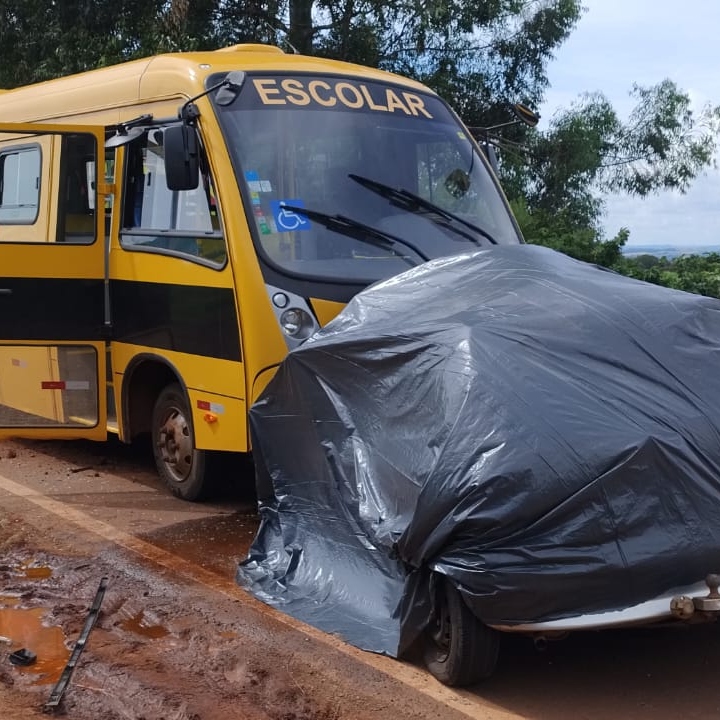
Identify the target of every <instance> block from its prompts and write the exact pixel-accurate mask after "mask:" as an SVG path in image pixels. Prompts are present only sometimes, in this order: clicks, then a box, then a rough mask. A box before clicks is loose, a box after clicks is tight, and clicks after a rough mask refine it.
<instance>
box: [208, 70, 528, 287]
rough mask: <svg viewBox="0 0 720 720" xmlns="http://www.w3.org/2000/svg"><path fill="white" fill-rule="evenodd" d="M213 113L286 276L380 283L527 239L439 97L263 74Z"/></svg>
mask: <svg viewBox="0 0 720 720" xmlns="http://www.w3.org/2000/svg"><path fill="white" fill-rule="evenodd" d="M215 107H216V111H217V114H218V117H219V119H220V123H221V125H222V128H223V132H224V134H225V137H226V139H227V142H228V147H229V149H230V153H231V156H232V159H233V164H234V167H235V169H236V172H237V174H238V182H239V183H240V187H241V188H242V192H243V197H244V200H245V203H246V206H247V207H248V208H251V212H248V216H249V217H251V218H252V220H251V226H252V228H253V232H254V236H255V241H256V243H257V246H258V250H259V253H260V254H261V256H262V257H263V259H264V260H265V261H267V262H269V263H270V264H272V265H273V266H274V267H275V268H276V269H278V270H279V271H281V272H284V273H288V274H291V275H294V276H297V277H306V278H315V279H319V280H323V279H327V280H333V281H341V282H342V281H347V282H357V283H359V282H374V281H376V280H380V279H382V278H386V277H389V276H391V275H395V274H397V273H398V272H401V271H403V270H406V269H408V267H410V266H413V265H417V264H419V263H421V262H424V261H425V260H427V259H431V258H436V257H441V256H445V255H453V254H457V253H461V252H466V251H469V250H473V249H477V248H478V247H486V246H489V245H491V244H495V243H497V244H508V243H519V242H520V238H519V235H518V232H517V230H516V227H515V225H514V223H513V221H512V219H511V216H510V213H509V211H508V209H507V206H506V204H505V201H504V199H503V197H502V195H501V193H500V191H499V189H498V186H497V184H496V182H495V180H494V179H493V177H492V176H491V174H490V172H489V171H488V168H487V165H486V163H485V161H484V159H483V158H481V157H480V156H479V155H478V152H477V150H476V149H475V146H474V144H473V143H472V142H471V140H470V138H469V137H468V136H467V134H466V133H465V131H464V130H463V129H462V127H461V126H460V125H459V124H458V122H457V121H456V119H455V118H454V117H453V115H452V113H451V112H450V111H449V110H448V108H447V107H446V106H445V105H444V103H443V102H442V101H440V100H439V99H438V98H437V97H434V96H432V95H429V94H425V93H422V92H420V91H417V90H415V89H412V88H407V87H402V86H397V85H393V84H388V83H380V82H373V81H366V80H359V79H349V78H340V77H332V76H327V77H317V76H306V75H297V76H293V77H287V76H283V77H278V76H267V75H262V76H250V77H248V78H247V79H246V80H245V83H244V85H243V88H242V90H241V91H240V92H239V94H238V96H237V98H236V99H235V101H234V102H232V103H230V104H224V105H223V104H218V103H216V105H215ZM303 209H305V210H306V214H303V212H302V211H303Z"/></svg>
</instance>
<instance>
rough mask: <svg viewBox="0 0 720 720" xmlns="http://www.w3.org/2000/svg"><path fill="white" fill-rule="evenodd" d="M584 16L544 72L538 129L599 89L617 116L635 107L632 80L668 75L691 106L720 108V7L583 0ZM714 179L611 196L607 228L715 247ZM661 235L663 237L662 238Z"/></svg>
mask: <svg viewBox="0 0 720 720" xmlns="http://www.w3.org/2000/svg"><path fill="white" fill-rule="evenodd" d="M583 4H584V5H585V7H586V12H585V14H584V15H583V17H582V18H581V19H580V22H579V23H578V26H577V28H576V29H575V31H574V32H573V33H572V34H571V35H570V37H569V38H568V40H567V42H566V43H565V44H564V45H563V46H562V47H561V48H560V49H559V50H558V52H557V53H556V58H555V60H554V61H553V62H552V63H551V64H550V66H549V68H548V75H549V79H550V83H551V87H550V89H549V91H548V92H547V94H546V102H545V103H544V104H543V106H542V107H541V108H539V110H540V113H541V115H542V117H543V120H542V125H541V127H543V126H545V127H546V126H547V123H548V122H549V120H550V119H551V118H552V116H553V114H554V113H555V112H556V111H557V110H558V109H559V108H563V107H568V106H569V105H571V104H572V102H573V101H575V100H576V99H577V98H578V97H579V96H580V95H581V94H582V93H584V92H595V91H599V92H602V93H603V94H604V95H605V96H606V97H607V98H608V99H609V100H610V102H611V103H612V104H613V106H614V107H615V109H616V111H617V112H618V114H619V115H620V116H621V117H626V116H627V115H628V114H629V112H630V111H631V110H632V108H633V107H634V106H635V101H634V99H633V98H631V97H630V95H629V92H630V90H631V88H632V85H633V84H634V83H637V84H639V85H644V86H649V85H655V84H657V83H658V82H660V81H662V80H663V79H665V78H670V79H671V80H673V81H674V82H675V83H677V85H678V86H679V87H680V88H681V89H682V90H684V91H685V92H688V93H689V94H690V97H691V99H692V101H693V107H694V109H696V110H699V109H700V108H702V107H703V106H704V105H706V104H707V103H713V104H720V73H718V72H717V33H718V28H720V2H718V1H717V0H684V2H683V3H682V4H681V5H678V3H677V2H670V1H669V0H585V1H584V3H583ZM719 201H720V174H718V173H717V172H715V171H711V172H708V173H707V175H705V176H703V177H700V178H698V179H697V180H696V182H695V184H694V185H693V187H692V188H691V190H690V191H689V192H688V193H687V194H686V195H680V194H679V193H663V194H662V195H660V196H657V197H651V198H647V199H644V200H643V199H637V198H630V197H618V196H609V197H608V198H607V205H608V212H607V216H606V222H605V228H606V232H607V234H608V235H614V234H615V233H616V232H617V230H618V229H619V228H620V227H622V226H625V227H628V228H629V229H630V231H631V240H630V242H631V244H654V243H657V242H662V243H664V244H709V243H720V212H719V211H718V206H719V205H720V202H719ZM660 238H662V239H661V240H660Z"/></svg>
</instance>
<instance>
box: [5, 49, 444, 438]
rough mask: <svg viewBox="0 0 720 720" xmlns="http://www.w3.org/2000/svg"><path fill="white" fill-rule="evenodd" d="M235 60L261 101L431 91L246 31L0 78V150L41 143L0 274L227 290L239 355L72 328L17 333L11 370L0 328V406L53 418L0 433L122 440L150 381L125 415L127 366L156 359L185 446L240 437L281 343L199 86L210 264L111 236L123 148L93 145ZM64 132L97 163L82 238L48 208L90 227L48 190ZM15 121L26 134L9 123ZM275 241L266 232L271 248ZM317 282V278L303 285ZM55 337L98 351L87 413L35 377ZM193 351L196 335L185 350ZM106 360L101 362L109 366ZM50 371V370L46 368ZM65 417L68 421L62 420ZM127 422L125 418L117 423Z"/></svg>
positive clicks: (393, 99)
mask: <svg viewBox="0 0 720 720" xmlns="http://www.w3.org/2000/svg"><path fill="white" fill-rule="evenodd" d="M238 69H242V70H244V71H246V72H248V73H255V75H254V76H253V77H252V78H251V80H249V81H248V82H247V83H246V86H245V88H244V90H243V92H251V93H253V92H254V93H257V94H258V97H259V98H260V99H261V101H262V102H263V103H265V104H267V105H269V106H270V105H277V106H287V107H289V108H292V107H293V106H303V105H310V106H313V107H317V108H319V109H323V108H326V109H332V108H334V107H337V106H340V105H341V106H342V107H343V109H345V108H349V109H351V110H358V111H372V112H375V113H378V114H385V115H388V114H393V115H394V116H397V117H405V116H406V117H410V118H412V117H416V118H430V117H431V114H430V113H429V112H428V110H427V109H426V107H425V100H424V99H423V97H424V96H427V95H428V94H430V91H429V90H428V89H427V88H425V87H424V86H423V85H421V84H419V83H417V82H415V81H412V80H409V79H406V78H402V77H398V76H394V75H391V74H389V73H385V72H383V71H380V70H375V69H371V68H363V67H360V66H357V65H349V64H345V63H342V62H336V61H331V60H325V59H320V58H312V57H303V56H299V55H286V54H284V53H282V52H281V51H279V50H278V49H277V48H272V47H268V46H263V45H258V44H249V45H238V46H232V47H229V48H224V49H223V50H221V51H215V52H199V53H184V54H166V55H159V56H156V57H151V58H145V59H141V60H136V61H132V62H129V63H125V64H122V65H117V66H114V67H109V68H102V69H99V70H93V71H91V72H87V73H82V74H78V75H74V76H70V77H66V78H60V79H57V80H52V81H48V82H46V83H41V84H38V85H33V86H28V87H25V88H19V89H16V90H12V91H8V92H4V93H3V102H2V107H0V133H3V132H4V134H2V135H0V152H2V151H3V148H8V147H15V146H17V145H18V144H25V145H27V144H28V143H36V144H38V146H39V147H40V149H41V151H42V153H41V154H42V164H41V171H40V178H39V179H38V182H39V185H40V188H41V192H40V200H39V207H38V219H37V221H36V222H35V223H32V224H25V225H14V226H8V225H0V274H2V275H3V276H8V277H18V278H57V277H62V278H68V279H85V278H87V279H96V280H101V279H103V278H104V277H105V273H106V272H107V274H108V277H109V279H110V280H111V281H112V280H116V279H119V280H132V281H138V282H153V283H158V282H164V283H168V284H174V285H190V286H196V287H198V286H204V287H213V288H223V289H225V290H232V292H233V295H234V297H235V305H236V312H237V316H238V322H239V327H238V331H239V333H240V338H241V346H242V361H228V360H219V359H214V358H207V357H203V356H202V355H200V354H192V353H178V352H174V351H169V350H160V349H157V348H153V347H150V346H148V345H143V344H142V341H141V340H139V339H133V340H132V342H119V341H117V340H114V339H112V338H110V339H109V340H108V343H107V346H108V348H109V352H107V353H106V351H105V350H106V346H105V343H103V342H93V343H82V342H81V341H78V339H74V343H71V342H69V341H68V343H54V346H53V347H47V346H45V347H44V346H43V343H40V342H28V343H27V345H28V346H29V347H26V348H25V349H24V350H23V353H24V360H25V362H26V365H24V366H23V368H22V369H23V372H20V369H21V368H20V366H18V365H13V364H12V359H13V357H14V355H15V354H17V349H18V347H20V346H23V345H25V343H23V342H22V341H21V340H20V341H18V340H17V339H15V340H13V341H12V343H13V346H14V347H13V346H11V347H8V346H7V345H8V342H6V343H5V345H6V347H0V405H2V403H6V404H7V406H8V407H12V408H16V409H24V410H25V411H26V412H30V413H32V414H34V415H37V416H38V417H41V418H46V419H52V420H54V421H56V422H58V423H66V424H65V426H64V427H46V428H40V429H37V428H25V427H23V428H18V427H14V428H9V429H7V428H6V429H3V428H0V437H5V436H8V435H12V436H22V437H44V438H66V437H86V438H92V439H104V438H105V437H106V433H107V430H108V429H110V430H111V431H115V432H118V434H119V436H120V438H121V439H122V440H128V441H129V440H130V439H131V435H132V433H133V432H135V431H137V430H138V428H140V429H142V430H144V429H147V428H148V427H149V422H150V421H149V415H150V413H151V409H152V406H153V404H154V401H155V399H156V396H155V393H156V392H157V391H158V390H157V388H155V387H153V388H152V390H151V391H149V393H148V397H147V398H145V400H146V401H145V402H143V403H141V406H142V412H143V413H144V416H143V417H142V418H129V417H128V413H127V412H126V409H127V389H128V387H129V384H128V383H129V382H130V376H131V372H132V370H133V368H135V367H136V366H137V363H138V362H155V361H159V362H161V363H163V364H164V365H165V367H167V368H169V369H170V370H171V371H172V372H173V373H175V375H176V378H177V381H178V382H179V383H180V384H181V386H183V387H184V388H186V389H187V393H188V397H189V401H190V404H191V408H192V416H193V425H194V429H195V432H196V445H197V447H198V448H200V449H216V450H239V451H245V450H247V449H248V448H249V442H250V441H249V432H248V423H247V411H248V408H249V406H250V405H251V403H252V402H253V401H254V400H255V399H257V397H258V396H259V394H260V392H261V391H262V390H263V389H264V388H265V386H266V385H267V383H268V382H269V381H270V379H271V378H272V376H273V374H274V373H275V370H276V368H277V367H278V365H279V364H280V362H281V361H282V359H283V358H284V357H285V355H286V353H287V345H286V342H285V338H284V336H283V334H282V332H281V330H280V327H279V324H278V322H277V319H276V317H275V314H274V312H273V308H272V306H271V303H270V300H269V298H268V294H267V290H266V286H265V279H264V278H263V275H262V272H261V269H260V265H259V263H258V259H257V256H256V253H255V248H254V245H253V241H252V237H251V234H250V224H249V222H248V215H250V216H251V217H250V220H251V221H253V218H252V212H248V211H247V210H245V208H244V206H243V199H242V196H241V193H240V189H239V187H238V184H237V181H236V176H235V169H234V168H233V166H232V162H231V159H230V154H229V153H228V150H227V147H226V143H225V139H224V136H223V134H222V132H221V130H220V127H219V125H218V123H217V120H216V117H215V112H214V110H213V109H212V107H211V104H210V101H209V99H208V98H207V97H200V98H198V99H197V101H196V103H197V106H198V108H199V109H200V113H201V117H200V120H199V123H198V126H199V130H200V133H201V137H202V145H203V148H204V150H205V152H206V153H207V161H208V164H209V168H210V171H211V175H212V178H213V202H214V205H213V207H214V208H215V215H214V221H213V228H214V229H215V230H216V231H217V230H220V231H221V232H222V235H223V237H224V239H225V242H226V252H227V261H226V262H225V263H224V264H223V265H222V266H220V265H218V266H215V267H207V266H204V265H201V264H198V263H194V262H188V261H183V260H181V259H178V258H177V257H169V256H166V255H161V254H155V253H152V252H134V251H132V250H128V249H127V248H125V247H123V246H122V245H121V235H120V231H121V228H122V226H123V223H122V218H121V215H122V213H121V212H120V210H121V209H122V208H123V206H124V204H125V201H124V199H123V197H122V193H123V189H124V188H123V185H124V180H123V178H124V177H125V163H126V159H127V158H126V149H125V148H124V147H120V148H118V149H117V150H116V151H111V153H110V154H109V155H107V156H105V157H104V156H103V151H102V148H103V144H104V140H105V127H106V126H114V125H116V124H117V123H119V122H121V121H125V120H129V119H131V118H137V117H138V116H140V115H143V114H152V115H153V116H154V117H156V118H168V117H175V116H176V114H177V109H178V107H179V105H180V104H182V103H184V102H185V101H186V100H187V99H188V98H190V97H195V96H198V95H200V94H201V93H202V92H203V91H204V90H205V88H206V84H205V83H206V79H207V78H208V77H209V76H210V75H213V74H215V73H222V72H228V71H232V70H238ZM263 74H264V76H263ZM321 78H327V79H321ZM383 82H384V83H389V82H391V83H392V87H390V86H389V85H387V84H386V85H385V86H381V85H379V84H377V83H383ZM18 123H26V124H24V125H20V124H18ZM28 123H32V124H28ZM63 132H89V133H93V134H94V136H95V140H96V145H97V147H98V148H100V152H99V154H98V156H97V157H96V159H95V166H96V168H97V169H99V170H100V173H99V177H96V179H95V185H96V187H97V189H98V196H97V198H96V208H97V210H96V212H95V223H94V231H95V239H94V242H89V243H88V244H85V245H73V244H69V243H66V242H56V239H57V233H56V228H57V226H58V220H59V219H61V218H65V217H66V216H67V220H65V221H63V222H65V228H66V231H67V232H70V233H73V234H78V235H81V234H82V235H85V236H87V234H88V233H92V230H93V227H92V221H91V220H90V217H89V216H86V215H82V214H78V213H73V212H69V213H66V212H65V210H66V208H64V207H63V200H62V197H61V193H60V188H61V180H62V175H61V173H62V172H63V167H64V166H63V163H62V162H61V157H60V153H61V150H62V147H63V144H62V138H61V135H60V134H61V133H63ZM30 133H34V134H33V135H30ZM23 134H24V135H25V137H21V135H23ZM253 222H254V221H253ZM88 223H90V224H88ZM106 224H107V227H106ZM215 237H217V236H215ZM89 239H90V237H88V240H89ZM11 241H12V244H11ZM203 242H204V241H203ZM208 242H215V239H209V240H208ZM284 250H285V248H284V247H280V245H278V252H279V253H280V252H283V251H284ZM108 251H109V258H108V260H107V267H106V253H108ZM319 293H320V289H318V292H317V293H314V294H319ZM312 307H313V309H314V311H315V313H316V315H317V317H318V320H319V322H320V323H321V324H322V325H324V324H326V323H327V322H329V321H330V320H331V319H332V318H333V317H335V315H336V314H337V313H338V312H339V311H340V309H341V308H342V304H341V303H335V302H330V301H325V300H322V299H313V300H312ZM2 344H3V341H2V338H0V345H2ZM63 344H76V345H77V344H84V345H87V346H88V347H92V348H93V349H94V351H95V352H96V353H97V361H96V362H97V374H96V381H97V383H98V384H99V388H98V408H97V415H98V417H97V418H93V419H92V420H89V419H88V418H86V417H83V416H82V414H80V413H77V412H74V411H73V410H72V408H70V407H68V406H66V404H65V400H64V397H63V395H62V393H60V392H59V391H56V390H44V391H42V392H41V391H40V390H39V389H38V379H39V378H40V377H41V376H42V377H45V376H47V377H48V378H49V379H51V380H52V379H56V376H57V375H58V371H57V368H56V367H55V368H54V367H53V362H54V357H55V356H57V354H58V353H60V352H62V349H61V346H62V345H63ZM55 346H57V347H55ZM201 351H202V349H201V348H198V352H201ZM53 353H55V356H54V355H53ZM106 363H110V367H111V373H110V378H109V379H108V374H107V372H106ZM53 373H55V374H53ZM58 379H61V378H59V376H58ZM106 390H109V391H110V393H111V394H112V397H113V399H114V403H115V407H116V410H117V419H116V418H115V417H112V418H108V417H107V407H106ZM150 393H152V395H151V394H150ZM3 398H4V400H3ZM198 402H200V403H201V404H205V407H207V403H212V404H213V405H215V404H217V405H220V406H222V408H223V411H222V412H214V411H211V412H210V413H208V411H207V410H203V409H201V408H199V407H198ZM1 410H2V408H1V407H0V411H1ZM69 422H72V423H74V424H73V425H72V426H70V425H69V424H68V423H69ZM128 422H131V423H136V424H134V425H133V426H132V427H130V426H129V425H128ZM1 424H2V423H1V422H0V425H1Z"/></svg>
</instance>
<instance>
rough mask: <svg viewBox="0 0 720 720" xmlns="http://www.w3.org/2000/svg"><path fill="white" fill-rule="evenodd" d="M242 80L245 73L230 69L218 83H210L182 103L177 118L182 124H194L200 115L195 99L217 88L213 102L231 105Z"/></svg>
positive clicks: (241, 84) (240, 87)
mask: <svg viewBox="0 0 720 720" xmlns="http://www.w3.org/2000/svg"><path fill="white" fill-rule="evenodd" d="M244 82H245V73H244V72H243V71H242V70H232V71H231V72H229V73H228V74H227V75H226V76H225V78H224V79H222V80H221V81H220V82H219V83H215V84H214V85H211V86H210V87H209V88H207V89H206V90H204V91H203V92H201V93H200V94H199V95H195V96H194V97H191V98H189V99H188V100H187V101H186V102H185V103H183V104H182V105H181V106H180V109H179V110H178V118H180V120H182V121H183V123H184V124H187V125H194V124H195V122H196V121H197V119H198V118H199V117H200V110H199V109H198V106H197V105H196V104H195V101H196V100H199V99H200V98H201V97H205V95H209V94H210V93H211V92H213V91H215V90H217V95H216V96H215V102H216V103H217V104H218V105H231V104H232V103H233V102H234V100H235V98H236V97H237V96H238V93H239V92H240V90H242V86H243V83H244Z"/></svg>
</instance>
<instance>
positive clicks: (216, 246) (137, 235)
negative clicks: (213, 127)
mask: <svg viewBox="0 0 720 720" xmlns="http://www.w3.org/2000/svg"><path fill="white" fill-rule="evenodd" d="M157 140H158V141H156V136H155V134H154V133H152V132H150V133H147V134H146V135H144V136H143V137H142V138H139V139H138V140H136V141H135V142H133V143H130V144H129V145H128V148H127V163H126V171H125V193H124V198H125V200H124V213H123V230H122V234H121V241H120V242H121V245H122V246H123V247H124V248H125V249H127V250H143V251H151V252H159V253H162V254H177V255H182V256H184V257H189V258H198V259H201V260H205V261H208V262H210V263H212V264H213V265H217V266H222V265H224V263H225V260H226V257H227V252H226V248H225V239H224V237H223V235H222V232H221V229H220V222H219V217H218V210H217V204H216V202H215V197H216V195H215V190H214V185H213V182H212V178H211V176H210V173H209V171H208V170H207V162H203V163H202V167H203V171H202V172H201V182H200V183H199V185H198V187H197V188H196V189H195V190H184V191H179V192H178V191H172V190H170V189H168V186H167V182H166V180H165V168H164V161H163V146H162V143H161V142H159V140H160V134H159V133H158V135H157Z"/></svg>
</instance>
